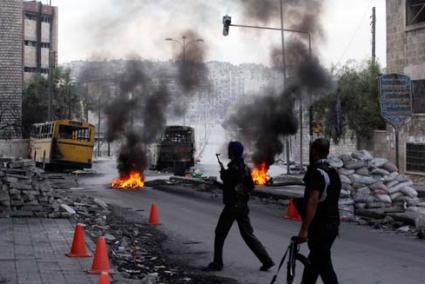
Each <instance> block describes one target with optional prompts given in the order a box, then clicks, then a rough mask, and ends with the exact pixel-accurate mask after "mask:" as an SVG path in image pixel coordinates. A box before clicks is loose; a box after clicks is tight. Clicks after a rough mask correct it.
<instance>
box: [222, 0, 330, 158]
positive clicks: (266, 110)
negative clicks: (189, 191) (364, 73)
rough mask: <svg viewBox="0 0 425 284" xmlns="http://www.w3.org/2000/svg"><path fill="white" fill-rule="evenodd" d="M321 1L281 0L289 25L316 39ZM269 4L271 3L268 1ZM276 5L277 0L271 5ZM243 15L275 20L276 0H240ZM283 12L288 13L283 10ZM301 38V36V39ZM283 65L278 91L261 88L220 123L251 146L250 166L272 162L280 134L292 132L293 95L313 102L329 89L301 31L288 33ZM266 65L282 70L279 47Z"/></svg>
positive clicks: (295, 125)
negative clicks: (285, 75) (281, 87)
mask: <svg viewBox="0 0 425 284" xmlns="http://www.w3.org/2000/svg"><path fill="white" fill-rule="evenodd" d="M323 2H324V1H322V0H320V1H319V0H301V1H295V0H291V1H285V3H286V7H285V10H286V11H290V12H291V13H295V14H296V15H297V16H296V17H293V20H291V23H290V24H291V28H294V29H298V30H301V31H306V32H310V33H311V35H312V37H316V40H317V38H320V39H322V38H323V31H322V28H321V25H320V22H319V20H320V12H321V11H322V5H323ZM273 3H275V4H273ZM276 3H277V4H276ZM242 5H243V7H244V9H245V12H246V14H247V16H253V17H255V18H256V19H257V20H259V21H263V22H268V21H275V22H277V21H278V20H280V19H278V18H277V17H278V15H279V14H278V15H277V14H276V9H277V8H279V7H277V6H276V5H279V3H278V1H272V0H270V1H269V0H266V1H254V0H252V1H251V0H249V1H242ZM287 13H288V12H287ZM303 37H304V38H303ZM285 52H286V56H285V58H286V59H287V60H286V69H287V73H288V79H287V82H285V87H284V90H283V91H281V92H280V93H276V92H275V91H273V90H269V91H266V93H265V94H264V93H263V94H259V96H258V97H257V98H256V99H255V100H254V102H253V103H249V104H245V105H241V106H240V107H239V108H237V109H236V111H235V112H234V113H233V114H232V115H231V116H230V117H229V118H228V119H227V121H226V122H225V127H226V129H227V130H230V131H232V132H234V133H236V136H237V138H238V139H240V140H242V141H243V142H244V143H246V144H247V145H248V146H249V148H251V149H253V151H254V152H253V155H252V159H253V162H254V164H255V165H259V164H261V163H263V162H265V163H266V164H267V166H270V165H272V164H273V163H274V162H275V157H276V155H278V154H281V153H282V152H283V144H282V141H283V140H282V138H283V137H284V136H287V135H294V134H296V133H297V130H298V121H297V118H296V116H295V112H294V108H295V101H296V100H297V99H300V98H303V101H304V102H305V101H306V100H305V98H308V99H312V100H314V97H317V96H319V95H321V94H322V93H324V92H325V91H326V90H327V89H328V88H330V87H331V78H330V75H329V74H328V72H327V71H326V70H325V69H324V68H323V66H321V64H320V62H319V60H318V58H317V57H315V56H314V55H313V54H311V52H310V48H309V45H308V37H307V36H306V34H300V35H298V34H297V35H293V36H291V37H290V40H289V41H287V42H286V46H285ZM271 58H272V64H273V66H274V67H276V68H279V69H281V70H282V67H283V65H282V64H283V60H282V50H281V49H279V48H273V49H272V50H271Z"/></svg>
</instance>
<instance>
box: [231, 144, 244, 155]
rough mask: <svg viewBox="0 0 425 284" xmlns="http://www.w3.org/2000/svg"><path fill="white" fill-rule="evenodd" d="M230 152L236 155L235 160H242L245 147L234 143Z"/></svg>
mask: <svg viewBox="0 0 425 284" xmlns="http://www.w3.org/2000/svg"><path fill="white" fill-rule="evenodd" d="M229 152H232V153H233V154H234V155H235V158H238V159H242V155H243V145H242V143H241V142H239V141H232V142H230V143H229Z"/></svg>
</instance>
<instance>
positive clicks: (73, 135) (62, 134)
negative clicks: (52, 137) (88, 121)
mask: <svg viewBox="0 0 425 284" xmlns="http://www.w3.org/2000/svg"><path fill="white" fill-rule="evenodd" d="M59 138H62V139H73V140H80V141H90V129H88V128H79V127H75V126H70V125H61V126H60V127H59Z"/></svg>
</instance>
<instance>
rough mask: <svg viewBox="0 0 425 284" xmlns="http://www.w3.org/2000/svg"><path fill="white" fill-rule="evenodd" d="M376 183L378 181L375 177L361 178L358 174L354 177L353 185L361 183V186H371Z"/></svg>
mask: <svg viewBox="0 0 425 284" xmlns="http://www.w3.org/2000/svg"><path fill="white" fill-rule="evenodd" d="M375 182H376V179H374V178H373V177H367V176H361V175H357V174H354V175H353V183H361V184H367V185H369V184H373V183H375Z"/></svg>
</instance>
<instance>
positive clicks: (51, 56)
mask: <svg viewBox="0 0 425 284" xmlns="http://www.w3.org/2000/svg"><path fill="white" fill-rule="evenodd" d="M54 69H55V51H52V50H50V51H49V78H48V79H49V82H48V83H49V86H48V90H47V92H48V94H47V96H48V102H47V120H48V121H51V120H53V106H52V104H53V76H54Z"/></svg>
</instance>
